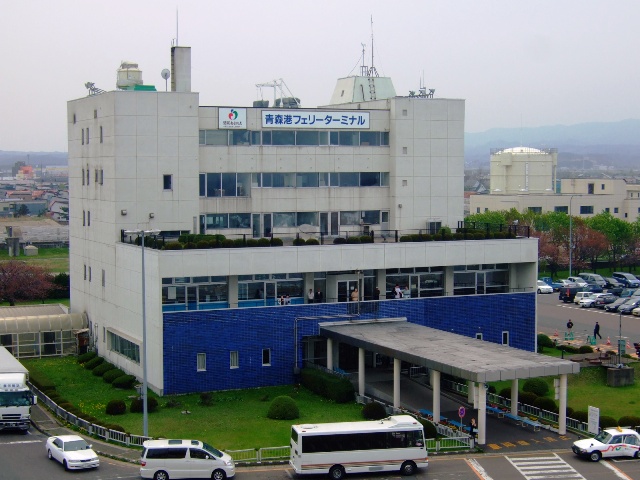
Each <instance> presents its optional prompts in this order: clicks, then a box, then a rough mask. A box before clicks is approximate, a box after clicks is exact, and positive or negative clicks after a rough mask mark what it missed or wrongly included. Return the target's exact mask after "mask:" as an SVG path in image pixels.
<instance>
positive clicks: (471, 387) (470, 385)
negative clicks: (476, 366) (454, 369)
mask: <svg viewBox="0 0 640 480" xmlns="http://www.w3.org/2000/svg"><path fill="white" fill-rule="evenodd" d="M475 389H476V382H473V381H471V380H467V403H470V404H471V405H473V404H474V401H473V400H474V398H475Z"/></svg>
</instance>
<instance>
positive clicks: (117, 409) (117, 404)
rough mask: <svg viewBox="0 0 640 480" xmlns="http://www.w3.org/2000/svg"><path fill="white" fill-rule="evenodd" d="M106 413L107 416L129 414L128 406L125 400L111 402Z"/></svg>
mask: <svg viewBox="0 0 640 480" xmlns="http://www.w3.org/2000/svg"><path fill="white" fill-rule="evenodd" d="M105 412H106V414H107V415H124V414H125V413H127V404H126V403H124V400H109V403H107V408H106V409H105Z"/></svg>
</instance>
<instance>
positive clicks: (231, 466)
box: [140, 440, 236, 480]
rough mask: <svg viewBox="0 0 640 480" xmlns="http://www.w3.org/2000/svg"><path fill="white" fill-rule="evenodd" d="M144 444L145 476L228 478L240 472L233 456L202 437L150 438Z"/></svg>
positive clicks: (163, 479) (157, 479) (142, 466)
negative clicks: (198, 438) (207, 442)
mask: <svg viewBox="0 0 640 480" xmlns="http://www.w3.org/2000/svg"><path fill="white" fill-rule="evenodd" d="M142 446H143V450H142V457H141V458H140V476H141V477H142V478H153V480H169V479H178V478H210V479H212V480H225V479H226V478H232V477H233V476H234V475H235V474H236V466H235V463H234V462H233V458H231V457H230V456H229V455H228V454H226V453H224V452H221V451H220V450H218V449H217V448H214V447H212V446H211V445H208V444H206V443H203V442H200V441H198V440H147V441H146V442H144V443H143V444H142Z"/></svg>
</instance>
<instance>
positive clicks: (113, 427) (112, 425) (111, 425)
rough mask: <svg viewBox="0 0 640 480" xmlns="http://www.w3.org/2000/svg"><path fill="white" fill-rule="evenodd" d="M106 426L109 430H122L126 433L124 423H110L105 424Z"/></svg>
mask: <svg viewBox="0 0 640 480" xmlns="http://www.w3.org/2000/svg"><path fill="white" fill-rule="evenodd" d="M103 427H104V428H106V429H107V430H114V431H116V432H122V433H124V432H125V430H124V427H123V426H122V425H118V424H117V423H108V424H106V425H103Z"/></svg>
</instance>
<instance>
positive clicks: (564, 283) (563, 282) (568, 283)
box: [558, 278, 578, 288]
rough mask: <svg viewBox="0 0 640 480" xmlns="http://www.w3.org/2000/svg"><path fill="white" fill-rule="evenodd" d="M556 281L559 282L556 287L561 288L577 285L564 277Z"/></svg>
mask: <svg viewBox="0 0 640 480" xmlns="http://www.w3.org/2000/svg"><path fill="white" fill-rule="evenodd" d="M558 283H559V284H560V287H558V288H562V287H577V286H578V284H577V283H574V282H572V281H570V280H568V279H566V278H563V279H560V280H558Z"/></svg>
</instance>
